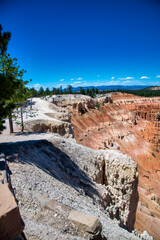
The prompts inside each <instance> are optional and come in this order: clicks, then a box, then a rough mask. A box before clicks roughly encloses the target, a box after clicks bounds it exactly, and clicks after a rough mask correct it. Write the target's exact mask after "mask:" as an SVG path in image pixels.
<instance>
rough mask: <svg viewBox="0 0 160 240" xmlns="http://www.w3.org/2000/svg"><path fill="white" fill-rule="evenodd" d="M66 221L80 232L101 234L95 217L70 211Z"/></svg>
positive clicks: (100, 226) (99, 224) (98, 222)
mask: <svg viewBox="0 0 160 240" xmlns="http://www.w3.org/2000/svg"><path fill="white" fill-rule="evenodd" d="M68 219H69V220H70V221H71V222H73V223H74V224H75V225H76V226H77V227H78V229H79V230H80V231H81V232H87V233H92V234H96V233H98V232H101V230H102V225H101V223H100V221H99V219H98V218H97V217H94V216H89V215H86V214H84V213H82V212H79V211H76V210H71V212H70V213H69V216H68Z"/></svg>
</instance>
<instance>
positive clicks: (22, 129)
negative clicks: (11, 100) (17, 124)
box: [21, 106, 24, 132]
mask: <svg viewBox="0 0 160 240" xmlns="http://www.w3.org/2000/svg"><path fill="white" fill-rule="evenodd" d="M21 127H22V128H21V132H23V131H24V124H23V107H22V106H21Z"/></svg>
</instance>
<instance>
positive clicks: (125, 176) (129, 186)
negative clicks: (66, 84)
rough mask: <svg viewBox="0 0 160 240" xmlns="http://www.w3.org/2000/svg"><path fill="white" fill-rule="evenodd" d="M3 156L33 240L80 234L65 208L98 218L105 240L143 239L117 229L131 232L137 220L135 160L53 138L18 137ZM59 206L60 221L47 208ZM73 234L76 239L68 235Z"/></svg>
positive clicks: (0, 147)
mask: <svg viewBox="0 0 160 240" xmlns="http://www.w3.org/2000/svg"><path fill="white" fill-rule="evenodd" d="M33 137H34V139H33ZM42 139H43V140H42ZM0 151H1V152H3V153H4V154H5V156H6V161H7V163H8V166H9V168H10V172H12V175H11V179H12V184H13V187H14V188H15V193H16V197H17V199H18V200H19V201H20V210H21V213H22V217H23V219H24V221H25V224H26V230H25V231H26V234H27V237H28V238H29V239H30V238H33V236H36V237H37V239H53V236H54V237H55V236H56V237H57V236H58V237H57V239H68V238H69V239H71V238H73V236H75V235H77V232H76V229H75V227H73V226H71V224H70V223H69V222H68V220H67V214H68V213H67V212H66V210H65V209H69V210H70V209H74V210H77V211H81V212H83V213H85V214H88V215H91V216H97V217H98V218H99V220H100V222H101V223H102V229H103V234H104V236H105V238H106V239H110V240H111V239H121V237H122V236H123V239H138V238H137V237H135V236H134V235H133V234H131V233H129V232H127V231H126V230H124V229H123V228H119V227H118V223H119V224H120V225H121V226H123V227H124V226H125V227H126V228H128V229H129V230H132V229H133V225H134V221H135V210H136V207H137V203H138V192H137V182H138V174H137V164H136V163H135V162H134V161H133V160H132V159H131V158H130V157H128V156H126V155H124V154H122V153H121V152H120V151H117V150H115V151H111V150H105V151H104V150H99V151H95V150H93V149H90V148H87V147H84V146H82V145H79V144H76V143H75V141H74V140H72V139H65V138H62V137H61V136H59V135H54V134H53V135H52V134H42V136H41V134H33V136H32V134H30V135H28V136H27V135H26V136H23V138H20V136H15V138H13V139H12V142H6V143H1V144H0ZM122 184H123V188H121V185H122ZM58 202H59V203H61V204H63V205H64V210H63V212H62V213H61V215H62V216H61V217H60V213H59V212H58V214H55V213H54V214H53V212H50V211H47V210H46V209H44V204H49V206H50V203H52V207H51V206H50V207H51V208H53V207H54V208H53V209H54V210H55V207H56V206H54V204H55V205H57V204H58ZM57 208H59V207H57ZM106 210H107V211H106ZM67 211H68V210H67ZM109 217H111V218H114V219H115V220H114V221H111V219H110V218H109ZM116 219H117V220H116ZM58 222H60V223H58ZM66 226H67V228H66ZM60 230H61V232H62V233H63V231H64V232H65V233H64V234H62V233H61V232H60ZM62 230H63V231H62ZM71 230H72V231H73V234H74V235H72V237H71V235H69V236H67V235H66V234H67V233H70V232H71ZM83 237H84V235H83ZM105 238H104V239H105ZM77 239H84V238H77ZM85 239H86V238H85ZM87 239H90V238H87ZM92 239H93V238H92ZM94 239H99V238H94ZM100 239H101V238H100Z"/></svg>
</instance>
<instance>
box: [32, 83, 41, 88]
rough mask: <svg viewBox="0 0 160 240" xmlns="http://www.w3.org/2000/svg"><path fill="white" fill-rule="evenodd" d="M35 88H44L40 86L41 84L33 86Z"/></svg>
mask: <svg viewBox="0 0 160 240" xmlns="http://www.w3.org/2000/svg"><path fill="white" fill-rule="evenodd" d="M33 87H34V88H36V89H39V88H40V87H42V85H41V84H39V83H36V84H34V85H33Z"/></svg>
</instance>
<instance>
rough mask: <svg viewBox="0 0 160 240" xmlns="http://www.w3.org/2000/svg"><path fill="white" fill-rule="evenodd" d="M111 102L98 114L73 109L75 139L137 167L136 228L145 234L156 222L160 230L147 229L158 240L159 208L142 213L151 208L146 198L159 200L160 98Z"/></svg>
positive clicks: (126, 98) (127, 97) (124, 98)
mask: <svg viewBox="0 0 160 240" xmlns="http://www.w3.org/2000/svg"><path fill="white" fill-rule="evenodd" d="M111 98H112V103H107V104H106V103H103V102H102V103H100V107H99V110H98V109H91V110H88V111H87V112H86V113H84V114H82V113H81V112H79V113H77V112H76V111H74V109H73V108H72V109H71V122H72V124H73V126H74V136H75V139H76V141H77V142H78V143H80V144H82V145H84V146H87V147H90V148H93V149H118V150H120V151H122V152H123V153H125V154H127V155H129V156H131V157H132V159H134V160H135V161H136V162H137V163H138V171H139V192H140V204H141V206H143V208H142V207H141V208H140V207H138V212H137V221H136V225H135V226H136V228H137V229H138V230H140V231H144V230H145V229H146V224H145V221H147V219H150V223H151V222H152V221H153V222H154V221H155V218H156V222H157V224H156V226H159V227H156V229H155V228H153V227H148V230H147V231H148V232H149V233H150V235H153V236H154V238H155V239H158V236H159V235H160V232H159V229H160V220H159V207H157V203H155V202H153V201H152V205H154V207H152V208H151V207H150V206H151V205H150V204H149V207H148V208H147V211H146V210H143V209H144V208H145V205H147V204H148V203H147V202H148V201H147V199H146V197H148V196H150V195H151V194H153V193H154V194H156V196H157V197H158V198H159V197H160V188H159V182H160V174H159V173H160V162H159V158H160V153H159V152H160V149H159V146H160V145H159V143H160V129H159V125H160V124H159V123H160V121H159V119H160V118H159V112H160V103H159V102H160V98H158V97H156V98H142V97H136V96H134V95H129V94H113V95H112V96H111ZM149 201H151V200H149ZM158 204H159V203H158ZM138 206H140V205H138ZM142 211H143V214H141V212H142ZM148 216H149V218H148ZM145 219H146V220H145ZM152 226H153V225H152Z"/></svg>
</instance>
